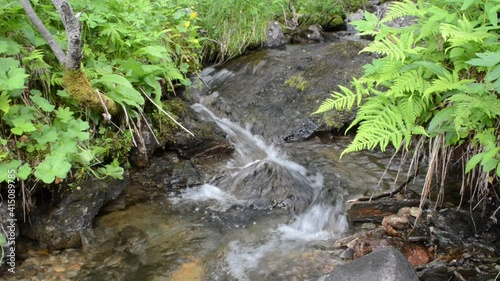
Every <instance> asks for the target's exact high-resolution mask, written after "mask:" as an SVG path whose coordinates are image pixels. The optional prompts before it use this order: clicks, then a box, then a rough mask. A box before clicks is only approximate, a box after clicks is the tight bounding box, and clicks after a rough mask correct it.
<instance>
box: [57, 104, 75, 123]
mask: <svg viewBox="0 0 500 281" xmlns="http://www.w3.org/2000/svg"><path fill="white" fill-rule="evenodd" d="M56 117H57V119H59V121H61V122H62V123H67V122H68V121H69V120H72V119H73V112H72V111H71V110H70V109H69V107H59V108H58V109H57V110H56Z"/></svg>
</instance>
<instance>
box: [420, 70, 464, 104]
mask: <svg viewBox="0 0 500 281" xmlns="http://www.w3.org/2000/svg"><path fill="white" fill-rule="evenodd" d="M472 82H474V80H471V79H461V78H460V77H459V75H458V72H457V71H454V72H453V73H450V72H447V73H445V74H444V75H443V76H438V78H436V79H434V80H433V81H432V82H431V84H432V86H430V87H428V88H427V90H426V91H425V92H424V98H426V99H430V98H431V95H432V94H436V93H443V92H449V91H452V90H461V91H464V90H465V89H466V88H467V87H466V85H467V84H470V83H472Z"/></svg>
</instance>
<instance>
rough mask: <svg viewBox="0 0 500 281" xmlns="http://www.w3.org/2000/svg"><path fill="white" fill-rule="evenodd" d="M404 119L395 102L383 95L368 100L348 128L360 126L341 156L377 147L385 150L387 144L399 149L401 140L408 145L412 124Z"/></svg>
mask: <svg viewBox="0 0 500 281" xmlns="http://www.w3.org/2000/svg"><path fill="white" fill-rule="evenodd" d="M412 118H413V117H412ZM404 119H405V117H404V116H403V112H402V109H401V108H400V107H399V106H397V102H396V101H394V100H392V99H390V98H388V97H386V96H384V95H377V96H374V97H371V98H368V99H367V101H366V103H364V104H363V106H362V107H361V108H360V110H359V112H358V114H357V116H356V119H355V120H354V121H353V123H352V124H351V126H350V127H349V128H348V130H349V129H350V128H352V127H353V126H355V125H357V124H360V126H359V128H358V130H357V132H356V136H355V137H354V140H353V141H352V143H351V144H350V145H349V146H348V147H347V148H346V149H345V150H344V151H343V152H342V154H344V153H349V152H353V151H359V150H363V149H374V148H375V147H377V146H379V147H380V149H381V150H385V149H386V147H387V145H389V143H391V144H392V145H393V146H394V147H399V146H400V145H401V143H402V142H403V140H405V142H406V144H407V145H408V144H409V140H410V139H411V131H412V126H411V125H412V124H407V123H405V121H404ZM409 123H411V122H409ZM413 123H414V122H413Z"/></svg>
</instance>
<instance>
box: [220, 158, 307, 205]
mask: <svg viewBox="0 0 500 281" xmlns="http://www.w3.org/2000/svg"><path fill="white" fill-rule="evenodd" d="M214 184H215V185H217V186H219V187H220V188H222V189H224V190H227V191H229V192H230V193H231V194H233V195H234V196H235V197H236V198H238V199H241V200H243V201H245V204H246V205H247V206H250V207H252V208H254V209H257V210H263V209H271V208H275V207H281V208H289V209H292V210H294V211H296V212H300V211H303V210H304V209H305V208H306V207H308V206H309V205H310V204H311V202H312V200H313V195H314V191H313V188H312V185H314V183H312V182H311V180H310V179H309V178H308V177H307V176H306V175H304V174H302V173H301V172H300V171H296V170H291V169H289V168H287V167H284V166H282V165H280V164H278V163H276V162H273V161H271V160H262V161H258V162H256V163H253V164H252V165H250V166H248V167H245V169H244V170H241V171H240V172H239V173H230V174H227V175H224V176H223V177H221V178H220V179H218V180H217V181H216V182H215V183H214Z"/></svg>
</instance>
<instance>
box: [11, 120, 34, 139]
mask: <svg viewBox="0 0 500 281" xmlns="http://www.w3.org/2000/svg"><path fill="white" fill-rule="evenodd" d="M12 124H13V125H14V128H12V129H10V130H11V132H12V133H13V134H16V135H18V136H20V135H22V134H23V133H24V132H33V131H36V128H35V126H34V125H33V124H32V123H31V121H29V120H26V119H25V118H23V117H18V118H15V119H14V120H12Z"/></svg>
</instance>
